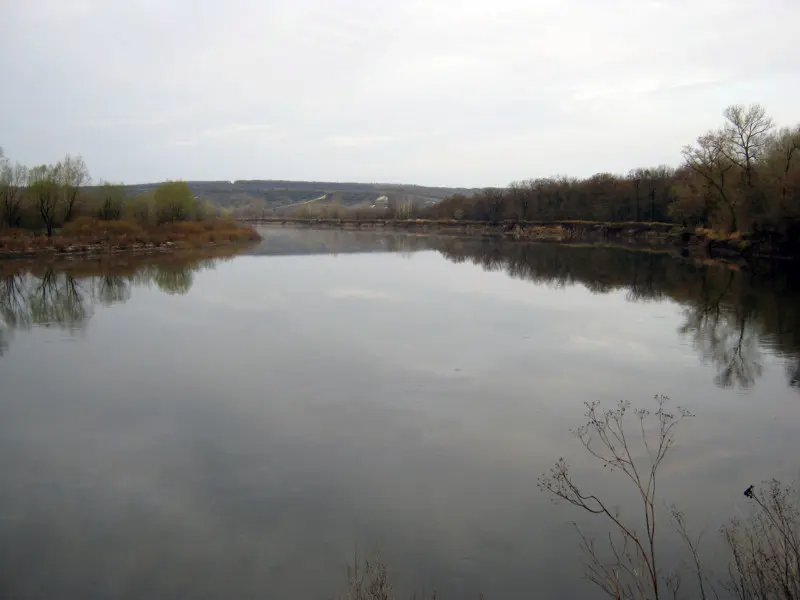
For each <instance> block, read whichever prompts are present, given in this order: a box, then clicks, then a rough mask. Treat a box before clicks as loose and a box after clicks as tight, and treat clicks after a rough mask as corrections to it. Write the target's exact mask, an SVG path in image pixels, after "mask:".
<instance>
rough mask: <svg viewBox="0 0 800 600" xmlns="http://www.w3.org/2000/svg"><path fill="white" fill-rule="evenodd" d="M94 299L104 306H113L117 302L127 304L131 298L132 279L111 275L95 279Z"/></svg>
mask: <svg viewBox="0 0 800 600" xmlns="http://www.w3.org/2000/svg"><path fill="white" fill-rule="evenodd" d="M94 297H95V298H97V299H98V300H99V301H100V303H102V304H103V305H104V306H111V305H112V304H115V303H117V302H127V301H128V299H130V297H131V279H130V278H129V277H124V276H122V275H112V274H110V273H109V274H105V275H102V276H100V277H95V278H94Z"/></svg>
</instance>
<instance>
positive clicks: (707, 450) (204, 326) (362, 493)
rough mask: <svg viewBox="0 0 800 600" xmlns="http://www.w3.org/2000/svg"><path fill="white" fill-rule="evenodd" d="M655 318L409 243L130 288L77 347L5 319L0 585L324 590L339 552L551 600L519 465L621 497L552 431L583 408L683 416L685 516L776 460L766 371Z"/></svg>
mask: <svg viewBox="0 0 800 600" xmlns="http://www.w3.org/2000/svg"><path fill="white" fill-rule="evenodd" d="M682 322H683V315H682V311H681V309H680V308H679V307H677V306H675V305H672V304H670V303H667V302H664V303H659V302H649V303H640V304H636V303H631V302H628V301H627V300H626V299H625V294H624V293H623V292H619V293H612V294H608V295H601V296H594V295H591V294H590V293H589V292H588V291H587V290H586V289H585V288H583V287H582V286H574V287H568V288H561V289H556V288H552V287H546V286H537V285H534V284H532V283H531V282H526V281H521V280H516V279H511V278H509V277H507V276H506V275H504V274H503V273H501V272H485V271H483V270H481V269H480V268H478V267H475V266H473V265H471V264H469V263H462V264H453V263H450V262H448V261H446V260H445V259H444V258H442V257H440V256H439V255H438V254H436V253H430V252H422V253H417V254H414V255H412V256H411V257H410V258H409V257H407V256H406V257H403V256H400V255H396V254H360V255H358V254H357V255H339V256H337V257H334V256H304V257H281V258H265V257H242V258H239V259H236V260H234V261H231V262H227V263H222V264H220V265H218V267H217V268H216V269H215V270H209V271H203V272H200V273H197V274H196V275H195V280H194V285H193V287H192V289H191V291H190V292H189V293H188V295H186V296H167V295H164V294H162V293H161V292H159V291H158V290H156V289H137V290H134V292H133V294H132V298H131V300H130V301H129V302H128V303H126V304H118V305H115V306H113V307H111V308H108V309H102V308H98V309H97V311H96V314H95V315H94V317H93V319H92V321H91V323H90V325H89V327H88V328H87V330H86V332H85V334H84V335H82V336H81V337H79V338H75V337H71V336H68V335H67V334H66V333H64V332H60V331H56V330H44V329H35V330H33V331H31V332H18V333H17V334H16V336H15V339H14V343H13V344H12V345H10V347H9V349H8V351H7V352H6V354H5V355H4V356H3V358H2V359H0V381H2V386H3V387H2V394H0V410H2V413H3V419H2V420H0V468H2V471H3V473H4V474H5V478H6V481H5V483H4V485H3V486H2V487H0V515H3V517H2V519H0V582H9V583H7V584H6V583H4V584H3V585H10V586H11V589H7V590H5V592H8V593H7V594H5V595H11V594H10V592H16V594H17V595H19V596H22V597H34V598H35V597H42V598H44V597H54V596H65V597H66V596H69V597H82V598H95V597H96V598H106V597H110V596H115V597H131V598H133V597H145V596H146V597H148V598H172V597H177V596H184V597H193V598H219V597H223V596H224V597H237V598H249V597H259V598H263V597H287V598H288V597H308V598H316V597H320V598H323V597H324V598H330V597H332V596H334V595H335V594H336V592H338V591H339V589H340V586H341V584H342V583H343V581H344V572H343V569H342V565H343V564H344V562H345V561H346V560H347V557H348V554H349V553H351V552H352V550H353V548H354V546H355V544H359V545H360V547H362V548H367V549H369V548H375V547H379V548H381V550H382V552H383V554H384V555H385V556H386V557H387V559H388V560H389V561H390V562H391V563H392V566H393V567H394V568H395V569H396V570H397V571H399V573H400V577H401V578H402V579H403V580H404V582H413V583H417V584H419V585H423V584H424V585H426V586H427V587H428V588H430V587H432V586H433V585H436V586H437V587H438V589H439V590H440V591H443V592H445V593H446V597H463V596H464V595H466V594H471V595H472V596H476V595H477V592H478V591H481V590H482V591H484V592H485V593H486V595H487V597H494V598H497V597H502V598H515V597H530V595H531V594H530V590H532V589H536V590H539V591H540V594H541V595H540V594H537V596H539V597H568V596H569V597H575V596H576V595H578V590H583V589H585V588H584V587H583V584H582V583H579V582H578V581H577V580H576V577H575V576H576V575H577V574H579V570H578V564H577V562H576V560H575V557H576V548H575V546H576V544H575V540H574V538H573V536H572V534H571V532H570V530H569V527H568V526H566V525H565V523H566V522H567V521H568V520H569V519H572V518H575V517H577V516H579V515H576V514H574V513H572V512H570V511H568V510H566V509H563V508H560V507H552V506H551V505H550V503H549V502H548V501H547V499H546V498H544V497H542V495H541V494H540V493H539V492H538V490H537V489H536V477H537V476H538V475H539V474H540V473H541V472H542V471H544V470H545V469H546V467H547V466H548V465H549V464H550V463H551V462H552V461H553V460H554V459H555V458H557V457H559V456H564V457H566V458H567V459H568V460H572V461H573V462H576V463H577V468H578V471H579V472H580V473H581V474H584V475H585V476H586V477H589V478H592V479H591V480H592V481H593V485H594V486H597V487H598V488H599V489H601V490H604V491H606V492H607V493H609V494H611V496H612V498H618V499H619V501H620V502H621V503H622V504H623V506H624V505H625V504H626V499H625V498H624V497H623V496H622V495H620V494H619V490H618V489H617V488H616V487H615V486H614V485H612V483H611V482H610V481H609V480H607V479H606V480H604V479H600V478H597V477H596V474H595V475H593V473H592V471H591V470H590V469H589V468H588V465H587V464H585V463H582V462H580V459H581V455H580V452H579V451H578V448H577V447H576V443H575V441H574V440H573V439H572V438H571V437H570V436H569V435H568V434H567V433H566V431H567V429H568V428H569V427H572V426H575V425H577V424H579V422H580V416H581V413H582V402H583V401H584V400H593V399H600V400H604V401H609V402H610V401H614V400H616V399H620V398H625V399H630V400H632V401H634V402H639V401H641V402H645V403H646V402H647V401H648V398H650V397H651V396H652V395H653V394H655V393H664V394H667V395H670V396H672V397H673V398H674V399H675V400H676V401H678V402H680V403H682V404H684V405H686V406H688V407H689V408H690V409H691V410H692V411H693V412H695V413H696V414H697V415H698V417H697V418H696V419H694V420H692V421H690V422H689V423H687V424H686V426H685V427H684V430H683V432H682V433H681V434H679V438H678V442H679V445H678V446H677V447H676V448H675V452H674V454H673V456H672V460H670V461H668V463H667V465H666V467H667V468H666V469H665V471H664V473H665V485H664V486H663V487H662V490H664V494H663V496H662V499H663V500H664V501H665V502H677V503H678V504H680V505H681V506H683V507H685V508H686V509H687V510H688V511H689V512H690V514H691V515H692V519H693V520H694V521H695V522H697V523H699V524H701V525H708V526H709V532H713V531H714V530H715V528H716V525H717V523H718V522H719V520H720V519H723V518H725V517H726V516H729V515H734V514H736V511H737V510H741V509H742V508H743V507H744V506H745V505H744V503H743V502H742V496H741V491H742V490H743V489H744V488H745V487H746V486H747V485H748V484H749V483H751V482H757V481H758V480H760V479H763V478H765V477H770V476H782V477H787V476H789V477H792V476H796V474H797V468H798V463H797V461H796V459H795V457H796V454H797V453H796V447H797V446H796V443H795V442H794V441H793V440H794V439H796V437H793V436H796V434H797V432H798V429H800V425H798V423H800V418H799V417H800V403H798V402H797V397H796V394H795V393H794V392H792V391H790V390H788V388H787V387H786V382H785V375H784V371H783V368H782V362H781V361H779V360H777V359H774V358H772V357H770V356H765V357H764V367H765V368H764V376H763V377H762V379H760V380H759V383H758V385H757V386H756V387H754V388H753V389H752V390H749V391H747V392H736V391H733V390H721V389H719V388H716V387H715V386H714V385H713V376H714V369H713V367H710V366H707V365H703V364H702V363H701V362H700V361H698V359H697V355H696V353H695V351H694V350H693V349H692V348H691V346H690V345H688V344H687V342H686V341H685V340H682V339H681V338H680V336H679V335H678V333H677V330H678V328H679V327H680V325H681V324H682ZM707 535H708V536H709V537H711V535H710V534H707Z"/></svg>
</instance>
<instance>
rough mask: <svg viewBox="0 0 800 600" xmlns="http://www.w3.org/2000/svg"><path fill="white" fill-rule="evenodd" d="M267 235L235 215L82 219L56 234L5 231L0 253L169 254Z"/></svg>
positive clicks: (0, 236)
mask: <svg viewBox="0 0 800 600" xmlns="http://www.w3.org/2000/svg"><path fill="white" fill-rule="evenodd" d="M259 239H261V237H260V236H259V235H258V233H257V232H256V231H255V229H253V227H252V226H250V225H246V224H241V223H237V222H236V221H233V220H230V219H207V220H203V221H177V222H173V223H164V224H161V225H150V226H148V225H140V224H139V223H136V222H134V221H130V220H110V221H103V220H99V219H95V218H92V217H80V218H77V219H75V220H73V221H70V222H69V223H67V224H66V225H64V227H62V228H61V229H59V230H56V231H55V232H54V233H53V235H52V236H47V235H43V234H42V233H41V232H38V231H31V230H27V229H4V230H0V257H4V258H14V257H20V256H35V255H48V254H81V255H83V254H89V255H90V254H103V253H118V252H166V251H175V250H185V249H192V248H205V247H215V246H240V245H245V244H248V243H252V242H255V241H258V240H259Z"/></svg>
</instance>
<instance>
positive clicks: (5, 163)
mask: <svg viewBox="0 0 800 600" xmlns="http://www.w3.org/2000/svg"><path fill="white" fill-rule="evenodd" d="M91 182H92V178H91V176H90V174H89V169H88V167H87V166H86V163H85V161H84V160H83V158H82V157H81V156H72V155H70V154H67V155H66V156H65V157H64V158H63V159H62V160H60V161H58V162H57V163H55V164H42V165H37V166H34V167H27V166H25V165H23V164H20V163H19V162H12V161H11V160H10V159H9V158H8V157H6V156H5V154H4V153H3V150H2V148H0V229H28V230H34V231H43V232H45V233H46V234H47V236H48V237H51V236H52V235H53V233H54V231H55V230H57V229H59V228H61V227H63V226H64V225H65V224H67V223H69V222H70V221H73V220H74V219H76V218H78V217H92V218H95V219H99V220H103V221H116V220H130V221H134V222H136V223H138V224H139V225H140V226H143V227H145V226H156V225H161V224H164V223H172V222H176V221H188V220H204V219H206V218H209V217H211V216H216V215H217V214H218V211H217V210H216V209H215V208H214V206H213V205H211V204H210V203H209V202H207V201H203V200H199V199H197V198H195V197H194V195H193V194H192V191H191V189H190V188H189V185H188V184H187V183H186V182H184V181H167V182H164V183H162V184H160V185H158V186H157V187H156V188H155V189H153V190H150V191H147V192H145V193H141V194H138V195H134V196H129V195H128V194H127V193H126V190H125V187H124V186H123V185H121V184H113V183H108V182H104V181H101V182H99V185H96V186H90V184H91Z"/></svg>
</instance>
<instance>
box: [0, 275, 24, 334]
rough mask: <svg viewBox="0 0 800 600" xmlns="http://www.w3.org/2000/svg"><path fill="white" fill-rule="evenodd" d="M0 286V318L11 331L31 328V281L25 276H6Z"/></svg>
mask: <svg viewBox="0 0 800 600" xmlns="http://www.w3.org/2000/svg"><path fill="white" fill-rule="evenodd" d="M0 281H2V283H1V284H0V317H2V319H3V322H4V323H5V325H6V327H8V328H9V329H19V328H28V327H30V311H29V309H28V292H29V290H28V284H29V279H28V277H26V276H25V275H24V274H19V273H15V274H12V275H6V276H5V277H3V278H2V280H0Z"/></svg>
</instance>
